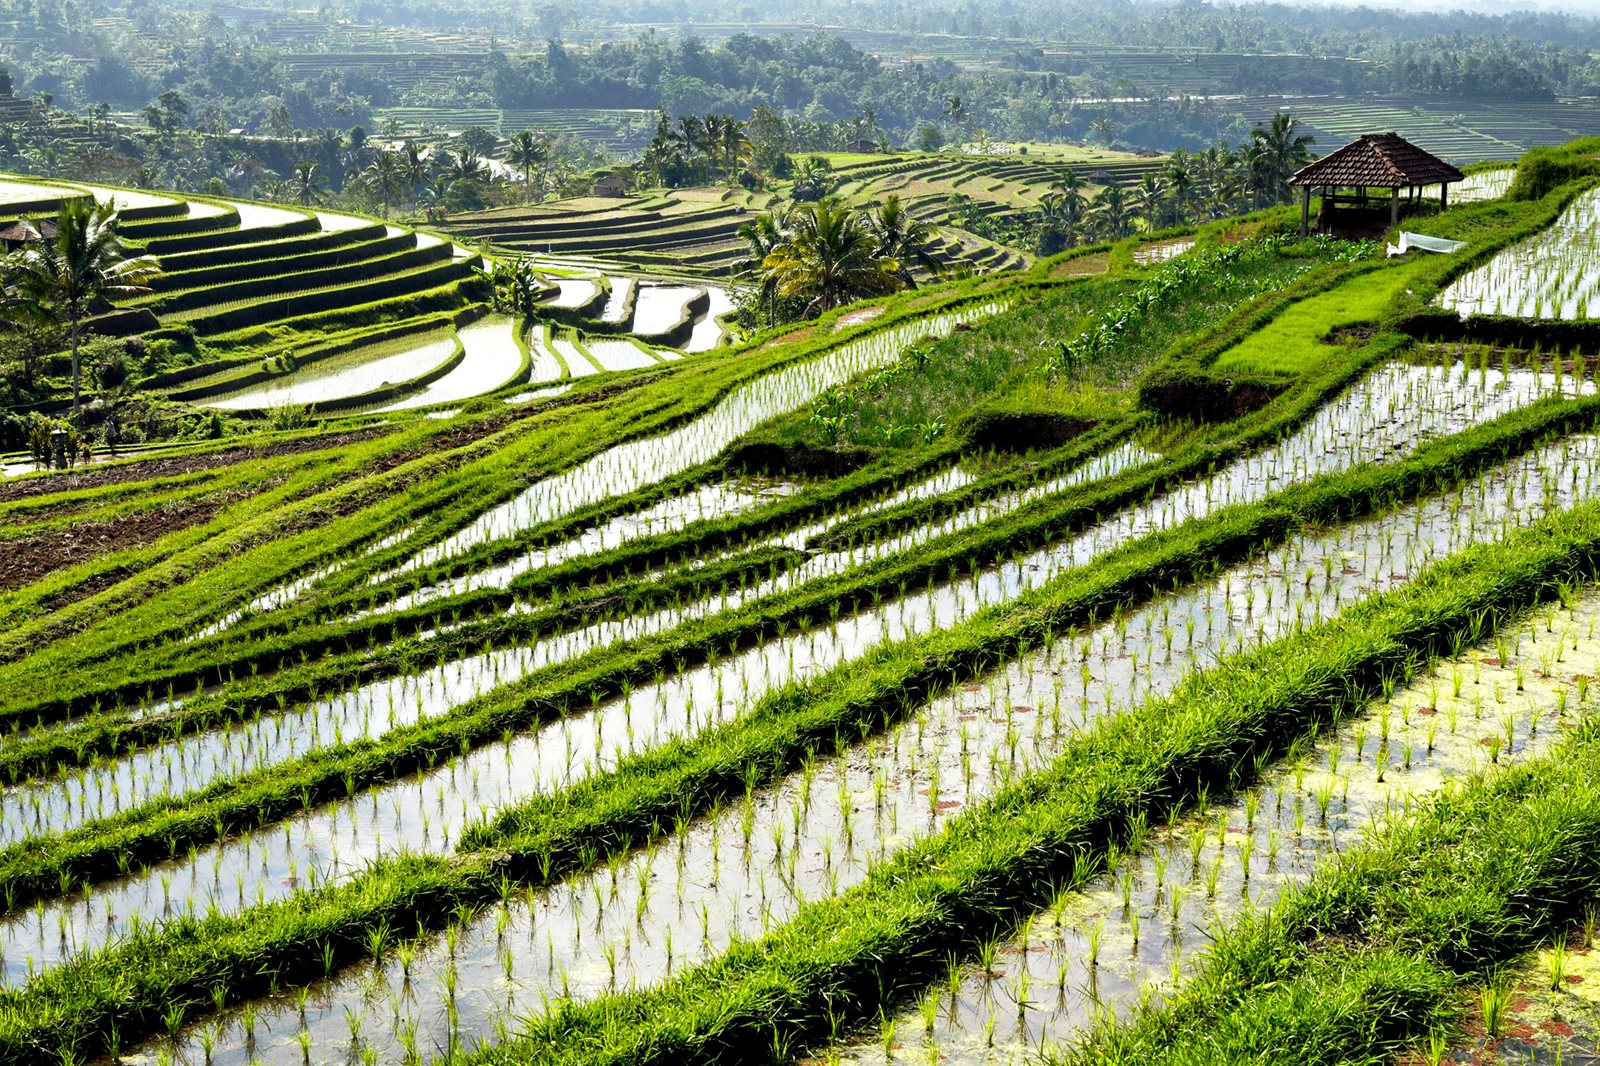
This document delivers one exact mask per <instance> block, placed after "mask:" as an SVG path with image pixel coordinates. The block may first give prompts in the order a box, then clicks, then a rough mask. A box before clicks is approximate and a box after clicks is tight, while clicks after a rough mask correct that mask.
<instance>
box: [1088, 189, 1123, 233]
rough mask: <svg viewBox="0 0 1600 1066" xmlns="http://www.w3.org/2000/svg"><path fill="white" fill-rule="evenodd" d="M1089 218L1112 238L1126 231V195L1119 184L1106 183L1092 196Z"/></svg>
mask: <svg viewBox="0 0 1600 1066" xmlns="http://www.w3.org/2000/svg"><path fill="white" fill-rule="evenodd" d="M1088 217H1089V219H1090V220H1091V221H1092V222H1093V223H1094V225H1095V226H1096V227H1097V228H1098V229H1099V230H1100V231H1101V232H1103V233H1105V234H1106V235H1107V236H1108V237H1110V238H1111V239H1112V240H1117V239H1118V238H1120V237H1124V236H1126V235H1127V233H1128V197H1127V194H1126V193H1124V192H1123V191H1122V186H1120V185H1108V186H1106V187H1105V188H1104V189H1102V190H1100V195H1099V196H1096V197H1095V198H1094V206H1093V207H1091V208H1090V209H1089V216H1088Z"/></svg>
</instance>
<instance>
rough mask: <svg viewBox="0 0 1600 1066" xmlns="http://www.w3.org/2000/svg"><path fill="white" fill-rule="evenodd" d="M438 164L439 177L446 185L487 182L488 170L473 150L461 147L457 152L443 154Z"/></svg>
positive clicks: (481, 158) (480, 157)
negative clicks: (459, 182)
mask: <svg viewBox="0 0 1600 1066" xmlns="http://www.w3.org/2000/svg"><path fill="white" fill-rule="evenodd" d="M441 156H442V158H441V159H440V163H439V176H440V177H442V178H444V179H445V182H444V183H445V184H446V185H454V184H455V183H456V182H458V181H472V182H481V181H486V180H488V177H489V168H488V166H487V165H486V164H485V163H484V161H483V156H481V155H479V154H478V153H477V151H476V150H475V149H473V148H471V147H470V146H469V147H463V148H462V149H461V150H460V151H459V152H443V153H441Z"/></svg>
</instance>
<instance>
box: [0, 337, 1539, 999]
mask: <svg viewBox="0 0 1600 1066" xmlns="http://www.w3.org/2000/svg"><path fill="white" fill-rule="evenodd" d="M1568 381H1569V382H1570V379H1568ZM1554 387H1555V386H1554V382H1553V379H1552V378H1549V377H1548V376H1541V375H1539V374H1537V373H1534V372H1528V371H1513V372H1512V373H1511V375H1510V376H1509V377H1507V376H1505V375H1504V374H1502V373H1501V372H1499V371H1483V372H1470V371H1467V370H1465V369H1464V368H1462V367H1459V366H1455V367H1450V368H1440V367H1416V366H1406V365H1400V364H1392V365H1389V366H1385V367H1382V368H1380V369H1378V370H1376V371H1374V372H1373V373H1371V374H1369V375H1368V376H1367V377H1366V378H1365V379H1363V381H1362V382H1361V383H1360V384H1358V385H1357V386H1356V387H1354V388H1352V389H1350V390H1348V391H1347V392H1345V393H1344V394H1343V395H1341V396H1340V397H1339V398H1338V399H1336V400H1335V401H1333V402H1331V403H1329V404H1327V405H1325V406H1324V407H1323V408H1322V409H1321V410H1319V411H1318V412H1317V413H1316V414H1315V415H1314V416H1312V418H1310V419H1309V420H1308V421H1307V422H1306V423H1305V424H1304V425H1303V426H1302V427H1301V428H1300V429H1299V430H1297V431H1296V432H1294V433H1293V434H1291V435H1290V436H1288V437H1286V438H1284V439H1283V440H1282V441H1280V442H1279V443H1277V444H1275V445H1273V446H1271V447H1268V448H1266V449H1263V450H1261V451H1259V452H1256V453H1253V454H1251V455H1248V456H1245V457H1243V458H1241V459H1239V460H1237V461H1236V462H1234V463H1231V464H1229V465H1227V466H1225V467H1224V468H1223V469H1221V470H1220V471H1218V472H1217V473H1216V474H1214V475H1212V476H1210V477H1207V478H1203V479H1200V480H1197V481H1194V482H1191V483H1189V484H1187V485H1185V486H1183V487H1182V488H1180V489H1178V490H1176V491H1173V492H1170V493H1166V494H1163V495H1159V496H1156V497H1155V498H1153V499H1151V500H1149V501H1147V502H1145V503H1143V504H1140V505H1138V506H1135V507H1131V508H1128V509H1126V510H1123V511H1121V512H1119V513H1117V514H1115V515H1113V516H1111V517H1109V518H1107V519H1106V520H1104V521H1102V522H1099V523H1097V524H1095V525H1093V526H1091V527H1090V528H1088V529H1087V530H1084V531H1083V532H1081V533H1078V534H1076V535H1074V536H1072V537H1069V538H1067V539H1065V540H1063V541H1058V542H1055V543H1051V544H1048V545H1046V546H1044V547H1041V548H1039V549H1036V550H1034V551H1032V552H1029V553H1026V554H1023V555H1019V556H1018V557H1016V558H1015V559H1011V560H1008V561H1006V562H1003V563H1000V564H997V565H995V566H993V567H991V568H989V569H987V570H985V571H982V572H981V574H980V578H979V580H978V581H977V582H976V584H975V585H974V586H972V587H970V589H969V583H968V582H966V581H959V582H955V583H946V584H930V586H929V587H928V588H926V589H918V590H916V591H911V592H908V593H905V594H902V595H900V596H897V597H890V598H887V599H885V600H884V601H883V602H882V603H880V604H879V605H878V606H876V607H874V608H872V609H869V610H864V611H861V612H859V613H857V614H855V615H853V616H849V617H848V618H847V619H845V624H844V626H843V627H842V628H841V629H839V630H838V631H837V632H836V634H835V635H834V636H833V637H831V638H828V639H822V638H819V637H818V636H817V635H816V634H814V633H813V634H799V635H795V636H792V637H787V638H780V639H778V640H776V641H769V642H768V643H767V644H765V645H763V646H760V647H757V648H755V649H752V650H750V651H748V652H745V653H744V654H743V656H740V657H734V658H732V659H730V660H726V661H725V662H724V664H723V666H722V669H725V670H727V669H735V668H736V667H737V664H738V663H739V662H741V661H745V660H748V661H749V662H751V663H760V662H762V661H763V657H764V656H767V655H771V654H774V653H775V652H774V649H783V648H785V647H786V646H787V649H788V650H786V651H781V652H777V654H779V658H778V659H777V660H776V661H777V662H779V663H782V662H785V661H787V660H789V659H797V660H798V661H796V662H795V663H794V664H793V669H789V668H788V667H785V668H784V669H779V670H777V671H776V672H775V673H773V674H771V675H770V676H766V677H765V679H764V680H762V681H761V682H760V683H761V684H762V685H766V684H781V683H783V682H784V680H786V679H787V678H788V677H789V676H791V675H793V673H794V671H795V670H798V671H801V672H804V671H806V670H808V669H810V668H811V664H814V663H815V664H828V665H836V664H838V663H842V662H847V661H850V660H853V659H856V658H859V657H860V656H861V655H863V654H865V653H866V651H868V650H869V649H870V648H872V647H873V646H875V645H876V644H878V643H880V642H882V641H884V640H900V639H904V638H905V637H907V636H910V635H914V634H919V633H926V632H929V631H932V630H934V629H938V628H944V627H948V626H949V625H951V624H953V623H955V622H957V621H959V620H961V619H963V618H966V617H968V616H970V615H971V614H972V613H973V612H975V611H977V610H981V609H983V608H985V607H989V606H992V605H994V604H997V603H1003V602H1007V601H1009V600H1012V599H1015V598H1016V597H1017V596H1018V595H1020V594H1022V593H1023V592H1025V591H1027V590H1029V589H1033V588H1037V587H1039V586H1040V585H1042V584H1044V583H1045V582H1047V581H1049V580H1050V579H1051V578H1053V577H1055V576H1057V575H1059V574H1060V573H1062V572H1064V571H1065V570H1067V569H1069V568H1072V567H1077V566H1082V565H1084V564H1086V563H1088V562H1090V561H1091V560H1092V559H1094V558H1095V557H1096V556H1098V555H1100V554H1101V553H1103V552H1105V551H1108V550H1110V549H1112V548H1114V547H1116V546H1118V545H1120V544H1122V543H1125V542H1126V541H1128V540H1130V539H1132V538H1134V537H1138V536H1142V535H1144V534H1146V533H1149V532H1151V531H1154V530H1159V529H1166V528H1171V527H1173V526H1175V525H1177V524H1179V523H1180V522H1182V521H1184V520H1185V519H1188V518H1192V517H1197V516H1203V515H1206V514H1211V513H1214V512H1215V511H1216V510H1218V509H1220V508H1222V507H1225V506H1227V505H1229V504H1233V503H1241V502H1248V501H1251V500H1256V499H1260V498H1261V497H1262V496H1264V495H1266V494H1267V493H1269V492H1272V491H1276V490H1278V489H1281V488H1283V487H1285V486H1287V485H1290V484H1295V483H1303V482H1305V481H1307V480H1309V479H1311V478H1313V477H1315V476H1317V475H1319V474H1323V473H1328V472H1332V471H1338V470H1344V469H1348V468H1350V467H1352V466H1355V465H1357V464H1359V463H1361V462H1368V461H1376V460H1382V459H1390V458H1395V457H1397V456H1399V455H1403V454H1405V453H1406V452H1409V451H1410V450H1411V449H1413V448H1414V447H1415V446H1416V445H1417V444H1418V443H1419V442H1420V441H1422V440H1424V439H1427V438H1429V437H1432V436H1435V435H1438V434H1441V433H1447V432H1454V431H1457V430H1460V429H1464V428H1466V427H1468V426H1470V425H1476V424H1479V423H1481V422H1483V421H1487V420H1488V419H1491V418H1494V417H1496V416H1498V415H1500V414H1502V413H1505V412H1506V411H1508V410H1511V409H1514V408H1516V407H1518V406H1521V405H1523V404H1525V403H1527V402H1529V401H1531V400H1532V399H1534V398H1535V397H1536V396H1538V395H1540V394H1542V393H1545V392H1548V391H1552V390H1553V389H1554ZM1141 455H1142V453H1140V452H1139V451H1137V450H1136V449H1129V448H1120V449H1116V450H1114V451H1112V452H1111V453H1108V454H1107V455H1106V456H1103V457H1101V458H1100V459H1098V460H1095V461H1092V462H1090V463H1088V464H1085V465H1084V466H1082V467H1080V468H1078V469H1077V470H1074V471H1072V472H1070V473H1068V474H1066V475H1064V476H1063V477H1061V478H1058V479H1055V480H1053V481H1051V482H1049V483H1047V484H1045V485H1044V486H1040V487H1035V488H1034V489H1031V490H1025V491H1022V492H1018V493H1014V494H1011V495H1009V496H1006V497H1002V498H999V499H996V500H991V501H986V502H984V503H980V504H977V505H975V506H974V507H972V508H970V509H969V510H968V511H966V512H964V513H961V514H957V515H954V516H951V517H948V518H942V519H939V520H937V521H935V522H933V523H931V524H928V525H925V526H923V527H921V528H919V529H915V530H913V531H910V532H907V533H902V534H899V535H897V536H894V537H891V538H888V539H885V540H883V541H879V542H876V543H871V544H867V545H858V546H854V547H847V548H844V549H842V550H839V551H832V552H823V553H819V554H817V555H815V556H813V557H811V558H810V559H809V560H807V561H806V562H805V563H804V564H802V565H800V566H798V567H796V568H794V569H791V570H786V571H784V572H782V573H778V574H775V575H774V576H773V577H771V578H769V579H766V580H763V581H760V582H758V583H756V584H755V585H753V586H750V587H748V588H744V589H729V590H725V591H722V592H719V593H718V594H717V595H715V596H712V597H708V598H706V599H703V600H699V601H695V602H690V603H686V604H682V605H677V606H673V607H669V608H664V609H661V610H657V611H654V612H650V613H641V614H635V615H630V616H627V617H624V618H618V619H612V620H606V621H602V622H598V623H595V624H593V625H591V626H587V627H585V628H581V629H577V630H573V631H569V632H565V633H561V634H558V635H554V636H551V637H547V638H545V639H543V640H539V641H537V642H535V643H533V644H532V645H531V646H528V645H519V646H514V647H510V648H506V649H503V650H497V651H490V652H485V653H482V654H477V655H473V656H469V657H465V658H463V659H460V660H458V661H455V662H451V663H446V664H440V665H438V666H435V667H434V668H433V669H431V670H428V671H425V672H423V673H422V674H421V675H420V676H416V677H401V678H395V679H392V680H385V681H380V682H375V683H373V684H371V685H367V686H363V687H362V688H360V689H357V690H356V691H354V692H349V693H341V694H338V695H335V696H331V697H328V698H325V699H321V700H316V701H313V702H311V703H309V704H306V705H304V706H301V707H297V708H294V709H292V710H285V711H284V712H283V713H278V714H271V715H263V716H262V717H259V718H255V719H253V720H249V721H246V722H241V723H239V724H237V725H234V726H232V727H230V728H226V729H219V730H215V731H212V732H206V733H200V734H194V735H190V736H184V737H180V738H176V739H173V740H170V741H167V742H164V743H159V744H155V745H152V746H150V747H147V748H144V749H142V750H139V751H136V752H134V753H132V754H128V755H125V756H122V757H119V758H113V759H108V760H103V761H101V762H99V763H98V764H97V765H93V766H90V767H87V768H83V769H79V770H77V771H74V772H71V773H68V774H64V775H60V776H56V777H52V778H47V779H39V780H35V781H30V782H24V783H22V784H19V785H17V786H13V787H11V788H8V789H6V790H5V791H4V792H0V843H3V844H14V843H18V842H20V841H21V840H23V839H25V838H27V837H29V836H37V835H39V834H46V833H61V832H66V831H70V830H72V829H74V828H76V827H78V826H81V825H83V824H84V823H86V822H90V821H94V820H98V819H105V818H110V817H114V816H116V815H118V814H119V813H120V812H122V811H124V810H126V809H128V808H130V807H136V806H139V805H142V804H146V803H150V802H153V801H166V800H167V799H169V798H177V797H182V796H183V795H185V794H188V793H191V792H192V791H194V790H199V789H203V788H207V787H209V786H213V785H214V784H215V783H216V782H219V781H222V780H225V779H227V778H229V777H231V776H236V775H239V774H244V773H248V772H250V771H254V770H261V769H264V768H266V767H270V766H274V765H278V764H281V763H283V762H285V761H286V760H289V759H292V758H295V757H297V756H300V755H303V754H305V753H307V752H310V751H313V750H315V749H318V748H322V747H325V746H327V745H328V744H329V743H330V742H331V743H334V744H339V743H343V742H345V741H346V740H353V739H355V738H358V737H363V736H372V735H376V734H378V733H381V732H382V731H384V730H386V729H387V730H393V729H395V728H397V727H401V726H405V725H409V724H411V723H413V722H416V721H419V720H422V719H428V718H434V717H437V716H439V715H441V714H446V713H448V712H449V711H450V710H451V708H452V707H454V706H456V705H458V704H460V703H463V702H465V701H466V700H469V699H472V698H473V697H475V696H478V695H481V694H483V693H484V692H486V691H489V690H490V689H493V688H495V687H498V686H500V685H504V684H507V683H508V682H510V681H513V680H516V679H518V678H520V677H523V676H526V675H527V674H528V673H530V672H532V671H534V670H538V669H542V668H545V667H549V666H552V665H555V664H559V663H563V662H568V661H570V660H572V659H574V658H576V657H577V656H579V655H582V654H584V653H586V652H589V651H591V650H593V649H594V648H596V647H601V646H605V645H610V644H614V643H616V642H617V641H620V640H627V639H634V638H638V637H643V636H648V635H651V634H657V633H662V632H665V631H667V630H669V629H671V628H673V627H675V626H678V625H680V624H682V623H684V622H686V621H690V620H693V619H697V618H705V617H709V616H712V615H715V614H718V613H720V612H724V611H727V610H730V609H732V608H735V607H738V606H741V605H743V604H748V603H751V602H753V601H756V600H759V599H761V598H762V597H764V596H768V595H771V594H774V593H782V592H785V591H788V590H792V589H794V588H797V587H799V586H801V585H803V584H804V583H806V582H809V581H814V580H817V579H819V578H822V577H825V576H828V575H831V574H837V573H841V572H843V571H845V570H848V569H849V568H851V567H853V566H860V565H863V564H865V563H867V562H871V561H873V560H875V559H879V558H883V557H885V556H888V555H890V554H893V553H896V552H908V551H914V550H917V549H919V548H921V547H923V546H924V545H926V544H927V543H928V542H929V541H931V540H933V539H934V538H935V537H937V536H941V535H945V534H949V533H951V532H954V531H957V530H960V529H963V528H968V527H970V526H973V525H976V524H979V523H980V522H984V521H990V520H993V519H994V518H996V517H999V516H1000V515H1001V514H1004V513H1009V512H1010V511H1013V510H1015V509H1017V508H1018V507H1020V506H1022V505H1024V504H1027V503H1033V502H1036V501H1038V500H1039V499H1041V498H1043V497H1044V496H1045V495H1047V494H1051V493H1056V492H1061V491H1065V490H1066V489H1069V488H1071V487H1072V486H1074V485H1076V484H1080V483H1086V482H1088V481H1091V480H1095V479H1099V478H1104V477H1106V476H1109V475H1111V474H1114V473H1117V472H1119V471H1120V470H1122V469H1125V468H1126V467H1128V466H1129V465H1131V464H1133V463H1134V462H1136V461H1137V460H1138V459H1139V458H1140V457H1141ZM808 532H810V531H801V534H800V535H802V536H803V535H805V534H806V533H808ZM819 640H821V643H820V645H819V644H818V641H819ZM764 669H771V668H770V667H765V668H764ZM658 689H659V687H658ZM648 692H649V690H646V689H641V690H639V691H636V692H635V693H634V694H633V695H632V696H631V697H630V698H629V699H625V700H623V701H621V704H620V705H619V704H617V703H615V702H613V703H608V704H604V705H602V706H603V708H604V709H605V710H606V711H607V712H610V713H611V714H614V715H620V716H621V718H622V721H624V722H628V723H629V724H627V726H626V728H625V734H626V736H627V738H628V741H629V744H630V746H631V745H632V743H633V742H634V740H633V738H634V736H635V729H636V727H635V725H634V724H632V722H631V719H632V717H633V715H634V714H635V713H644V715H645V719H646V721H649V720H650V717H651V714H650V712H648V711H643V712H639V711H636V708H648V707H650V706H651V702H650V699H649V697H648ZM751 698H754V697H753V696H751ZM607 718H608V714H603V713H596V714H595V715H594V721H595V723H597V725H596V728H597V729H600V730H602V731H603V729H604V726H605V724H606V723H607ZM620 727H621V723H620V722H619V728H620ZM669 735H676V734H669ZM485 750H486V752H487V751H488V749H485ZM579 756H580V757H581V756H582V753H579ZM475 757H486V758H490V759H493V757H494V756H493V754H492V753H488V754H485V755H483V756H475ZM568 762H570V760H568ZM562 765H563V767H565V766H566V765H567V763H563V764H562ZM531 786H532V782H524V787H531ZM504 802H514V798H513V797H510V796H507V797H503V798H502V799H500V800H498V801H496V800H495V799H494V798H492V797H490V796H486V795H485V796H479V797H478V798H477V799H476V800H475V801H473V802H472V803H471V808H472V809H475V810H482V809H484V808H492V807H495V806H498V805H500V803H504ZM462 807H463V812H462V813H461V814H460V815H459V816H458V818H464V817H465V811H466V808H467V804H466V802H465V801H463V803H462ZM338 859H339V856H337V855H336V854H334V853H333V852H331V851H330V853H329V854H328V856H327V858H326V859H325V860H323V861H325V862H329V863H334V862H337V861H338ZM344 861H346V862H350V861H358V860H357V859H355V858H352V857H351V856H349V855H345V856H344ZM302 865H303V864H302ZM310 865H312V866H317V865H320V864H319V863H311V864H310ZM299 872H303V870H302V871H299ZM279 876H283V877H296V876H297V871H290V870H287V869H286V870H285V871H284V872H283V873H282V874H281V875H279ZM92 898H93V897H92V896H91V899H92ZM112 913H116V914H118V915H119V917H120V918H121V919H123V920H126V919H127V918H129V917H131V915H132V914H136V913H138V911H137V910H136V909H132V910H130V909H129V908H127V907H119V908H116V909H114V910H113V911H112ZM105 925H106V926H107V928H105V930H104V933H103V934H96V935H111V934H113V933H114V932H115V931H116V930H117V929H118V928H120V922H113V923H105ZM94 928H97V929H98V928H101V926H99V925H96V926H94ZM0 943H3V942H0ZM69 943H70V941H69ZM13 955H14V953H13V952H10V951H9V950H8V951H7V958H8V963H7V967H8V969H9V967H10V966H11V965H13V963H12V962H11V961H10V960H11V959H12V957H13Z"/></svg>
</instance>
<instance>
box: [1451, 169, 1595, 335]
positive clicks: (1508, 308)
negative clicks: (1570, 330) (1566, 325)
mask: <svg viewBox="0 0 1600 1066" xmlns="http://www.w3.org/2000/svg"><path fill="white" fill-rule="evenodd" d="M1439 305H1440V306H1441V307H1445V308H1448V309H1449V310H1452V311H1457V312H1459V313H1460V314H1461V317H1463V318H1465V317H1467V316H1468V315H1515V316H1517V317H1519V318H1542V319H1587V318H1590V317H1593V316H1592V314H1591V310H1590V308H1591V306H1593V308H1594V310H1595V311H1600V190H1591V191H1589V192H1586V193H1583V194H1582V195H1580V196H1579V197H1578V198H1577V199H1576V200H1574V201H1573V202H1572V203H1571V205H1569V206H1568V207H1567V208H1566V210H1564V211H1563V212H1562V213H1561V215H1560V217H1558V218H1557V219H1556V222H1555V224H1554V225H1552V226H1551V227H1550V228H1549V229H1547V230H1545V231H1543V232H1541V233H1538V234H1536V235H1534V236H1532V237H1529V238H1527V239H1526V240H1523V241H1519V242H1518V243H1516V244H1514V245H1512V246H1511V247H1509V248H1507V249H1505V250H1504V251H1501V252H1499V253H1497V254H1496V255H1495V256H1494V257H1493V258H1492V259H1490V260H1489V261H1488V262H1487V263H1485V264H1484V265H1482V266H1480V267H1477V268H1475V269H1473V270H1469V271H1468V272H1467V273H1465V274H1463V275H1462V276H1461V277H1459V278H1457V279H1456V280H1455V281H1453V282H1451V283H1450V285H1449V286H1448V287H1447V288H1446V289H1445V290H1444V291H1443V292H1442V293H1440V294H1439Z"/></svg>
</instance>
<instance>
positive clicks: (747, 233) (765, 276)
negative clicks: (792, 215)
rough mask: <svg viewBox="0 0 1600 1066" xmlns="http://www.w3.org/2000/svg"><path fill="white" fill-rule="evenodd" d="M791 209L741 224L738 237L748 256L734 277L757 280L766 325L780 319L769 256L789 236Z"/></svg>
mask: <svg viewBox="0 0 1600 1066" xmlns="http://www.w3.org/2000/svg"><path fill="white" fill-rule="evenodd" d="M788 224H789V210H788V209H787V208H785V209H784V210H783V211H781V212H778V211H768V212H766V213H765V214H763V215H760V216H758V217H757V218H756V220H755V221H754V222H746V223H745V224H744V225H742V226H740V227H739V230H738V234H739V239H740V240H741V241H743V242H744V246H745V251H746V252H747V253H748V254H747V255H746V256H745V258H743V259H741V260H740V261H739V262H737V263H735V264H734V268H733V273H734V276H735V277H744V278H750V279H752V280H754V281H756V282H757V283H758V286H759V287H758V288H757V290H756V307H757V308H758V309H764V310H765V311H766V313H767V325H769V326H773V325H777V322H778V279H777V275H775V274H772V273H770V272H769V271H768V270H767V269H766V262H767V258H768V257H769V256H771V255H772V253H774V252H776V251H777V250H778V248H779V246H780V245H782V244H783V242H784V241H785V240H787V239H788V234H787V232H786V230H787V229H788Z"/></svg>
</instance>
